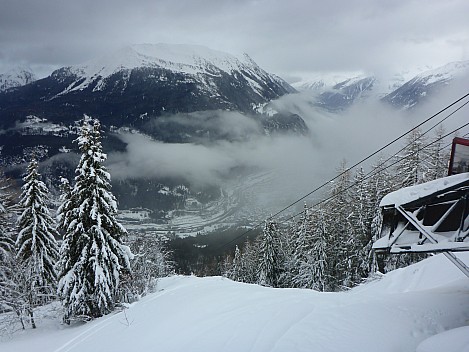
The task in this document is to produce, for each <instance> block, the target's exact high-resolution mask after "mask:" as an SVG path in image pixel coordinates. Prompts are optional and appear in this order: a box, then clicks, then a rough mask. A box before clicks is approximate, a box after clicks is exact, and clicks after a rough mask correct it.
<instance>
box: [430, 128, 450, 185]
mask: <svg viewBox="0 0 469 352" xmlns="http://www.w3.org/2000/svg"><path fill="white" fill-rule="evenodd" d="M444 135H445V129H444V127H443V126H442V125H438V127H437V128H436V130H435V133H434V136H433V138H432V139H431V142H432V144H431V145H430V146H429V162H428V164H429V174H428V180H436V179H438V178H441V177H445V176H447V175H448V163H449V158H450V150H449V149H448V148H445V141H444V140H443V136H444Z"/></svg>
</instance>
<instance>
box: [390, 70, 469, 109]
mask: <svg viewBox="0 0 469 352" xmlns="http://www.w3.org/2000/svg"><path fill="white" fill-rule="evenodd" d="M467 75H469V61H459V62H452V63H449V64H447V65H444V66H442V67H439V68H437V69H433V70H428V71H425V72H422V73H421V74H418V75H417V76H415V77H414V78H412V79H411V80H409V81H408V82H406V83H405V84H403V85H402V86H401V87H399V88H398V89H396V90H395V91H393V92H391V93H390V94H389V95H387V96H386V97H384V98H383V100H384V101H387V102H389V103H391V104H392V105H394V106H396V107H400V108H405V109H409V108H412V107H414V106H416V105H417V104H418V103H419V101H420V100H422V99H424V98H425V97H427V96H430V95H431V94H434V93H436V92H438V91H440V90H441V89H442V88H443V87H445V86H447V85H449V84H450V82H451V81H452V80H454V79H456V78H461V77H465V76H467Z"/></svg>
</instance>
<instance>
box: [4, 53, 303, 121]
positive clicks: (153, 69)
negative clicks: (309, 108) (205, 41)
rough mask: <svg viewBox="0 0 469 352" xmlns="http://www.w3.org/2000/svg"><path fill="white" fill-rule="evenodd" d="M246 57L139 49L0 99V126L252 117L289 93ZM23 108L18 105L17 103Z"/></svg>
mask: <svg viewBox="0 0 469 352" xmlns="http://www.w3.org/2000/svg"><path fill="white" fill-rule="evenodd" d="M294 91H295V90H294V88H292V87H291V86H290V85H289V84H288V83H286V82H285V81H283V80H282V79H280V78H279V77H277V76H275V75H272V74H269V73H267V72H266V71H264V70H263V69H262V68H260V67H259V66H258V65H257V64H256V63H255V62H254V61H253V60H252V59H251V58H249V56H247V55H244V56H241V57H236V56H234V55H231V54H227V53H223V52H220V51H216V50H212V49H209V48H206V47H202V46H194V45H169V44H156V45H152V44H142V45H132V46H128V47H125V48H122V49H120V50H118V51H116V52H111V53H109V54H107V55H104V56H103V57H100V58H97V59H93V60H90V61H89V62H87V63H85V64H82V65H77V66H68V67H63V68H61V69H58V70H56V71H54V72H53V73H52V75H50V76H49V77H46V78H44V79H41V80H39V81H36V82H34V83H33V84H31V85H29V86H28V89H17V90H15V91H11V92H10V91H8V92H3V93H0V114H1V115H2V119H1V123H2V124H3V125H4V126H5V124H7V125H8V124H9V126H11V125H13V124H14V123H15V121H16V120H17V119H18V116H17V114H18V112H19V110H21V114H23V116H20V119H21V118H22V119H24V118H25V117H26V116H27V115H35V116H39V117H41V118H47V119H48V120H51V121H52V122H67V123H70V122H73V121H75V120H76V119H77V118H79V117H80V118H81V116H82V115H83V113H87V114H90V115H93V116H95V117H99V118H102V119H105V120H107V121H103V123H104V124H105V125H109V124H112V125H115V126H120V125H122V124H124V125H132V126H135V125H142V124H143V123H145V122H146V121H148V119H150V118H152V117H155V116H160V115H163V114H171V113H191V112H195V111H207V110H217V109H221V110H236V111H242V112H251V113H252V106H253V105H256V104H260V103H265V102H268V101H270V100H272V99H276V98H278V97H280V96H282V95H284V94H287V93H290V92H294ZM20 100H21V101H22V104H21V106H19V105H18V101H20Z"/></svg>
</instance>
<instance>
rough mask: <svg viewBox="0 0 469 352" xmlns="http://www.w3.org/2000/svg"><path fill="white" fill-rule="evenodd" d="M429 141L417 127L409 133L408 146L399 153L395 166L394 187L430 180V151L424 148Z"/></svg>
mask: <svg viewBox="0 0 469 352" xmlns="http://www.w3.org/2000/svg"><path fill="white" fill-rule="evenodd" d="M426 143H427V139H426V136H424V135H422V132H421V131H420V130H419V129H418V128H417V129H414V130H412V132H410V133H409V135H408V136H407V139H406V146H405V148H404V149H403V150H402V152H401V153H399V155H397V156H396V158H397V160H398V161H399V162H398V164H397V165H396V168H395V171H396V173H395V181H394V188H395V189H399V188H403V187H409V186H413V185H416V184H419V183H423V182H426V181H428V180H429V179H428V177H429V159H430V158H429V151H428V149H426V148H424V146H425V145H426Z"/></svg>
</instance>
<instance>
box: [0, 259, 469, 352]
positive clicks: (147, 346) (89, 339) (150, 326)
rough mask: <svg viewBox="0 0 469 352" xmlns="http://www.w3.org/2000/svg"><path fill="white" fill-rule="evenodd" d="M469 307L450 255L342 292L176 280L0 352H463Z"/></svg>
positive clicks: (20, 337) (16, 337) (26, 336)
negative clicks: (121, 307)
mask: <svg viewBox="0 0 469 352" xmlns="http://www.w3.org/2000/svg"><path fill="white" fill-rule="evenodd" d="M458 256H459V257H460V258H461V259H462V260H464V262H466V263H469V253H460V254H458ZM468 303H469V279H468V278H467V277H465V276H464V275H463V274H462V273H460V272H459V270H458V269H457V268H456V267H454V266H453V265H452V264H451V263H450V262H449V261H447V259H446V258H445V257H444V256H442V255H438V256H434V257H431V258H429V259H427V260H425V261H422V262H420V263H418V264H416V265H412V266H410V267H408V268H405V269H400V270H396V271H394V272H391V273H389V274H387V275H384V276H383V278H382V279H381V280H378V281H374V282H371V283H367V284H364V285H362V286H359V287H357V288H355V289H352V290H350V291H348V292H342V293H319V292H315V291H311V290H300V289H271V288H265V287H260V286H257V285H248V284H242V283H237V282H232V281H230V280H228V279H225V278H221V277H207V278H197V277H193V276H190V277H183V276H174V277H169V278H165V279H162V280H161V281H160V283H159V286H158V292H156V293H154V294H151V295H149V296H147V297H145V298H143V299H142V300H140V301H139V302H137V303H134V304H132V305H131V306H130V307H129V308H128V309H126V310H125V311H124V312H119V313H116V314H114V315H110V316H106V317H103V318H100V319H97V320H95V321H92V322H90V323H87V324H76V325H73V326H65V325H62V324H61V323H60V319H59V318H50V317H49V318H47V319H46V318H44V319H42V321H39V322H38V325H39V328H38V329H36V330H35V331H32V330H27V331H22V332H19V333H15V334H13V335H12V336H10V337H4V338H3V341H2V342H0V350H1V351H2V352H8V351H15V352H23V351H28V352H29V351H30V350H31V349H32V348H33V349H35V350H37V351H55V352H65V351H68V352H74V351H87V352H92V351H100V352H103V351H113V352H119V351H165V352H170V351H191V352H195V351H204V352H207V351H217V352H219V351H288V352H293V351H308V352H311V351H321V352H327V351H360V352H365V351H416V350H417V349H418V351H419V352H433V351H435V349H431V348H432V347H434V346H435V345H434V343H433V342H432V340H427V339H428V338H430V337H431V338H432V339H434V340H433V341H437V342H438V343H439V344H440V346H441V344H444V346H445V348H444V349H443V350H444V351H457V350H458V349H457V348H461V346H463V347H465V348H466V349H467V346H466V345H465V344H466V343H467V341H468V340H467V338H466V337H465V336H466V335H467V334H464V333H461V332H460V330H461V329H463V331H466V332H467V326H466V325H468V321H469V304H468ZM456 328H459V329H456ZM451 329H456V330H451ZM448 330H449V331H448ZM440 333H442V334H441V335H437V334H440ZM435 335H436V336H435ZM425 340H427V341H425ZM419 345H420V346H419ZM429 346H430V347H429ZM429 348H430V349H429ZM459 351H461V349H459Z"/></svg>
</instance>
